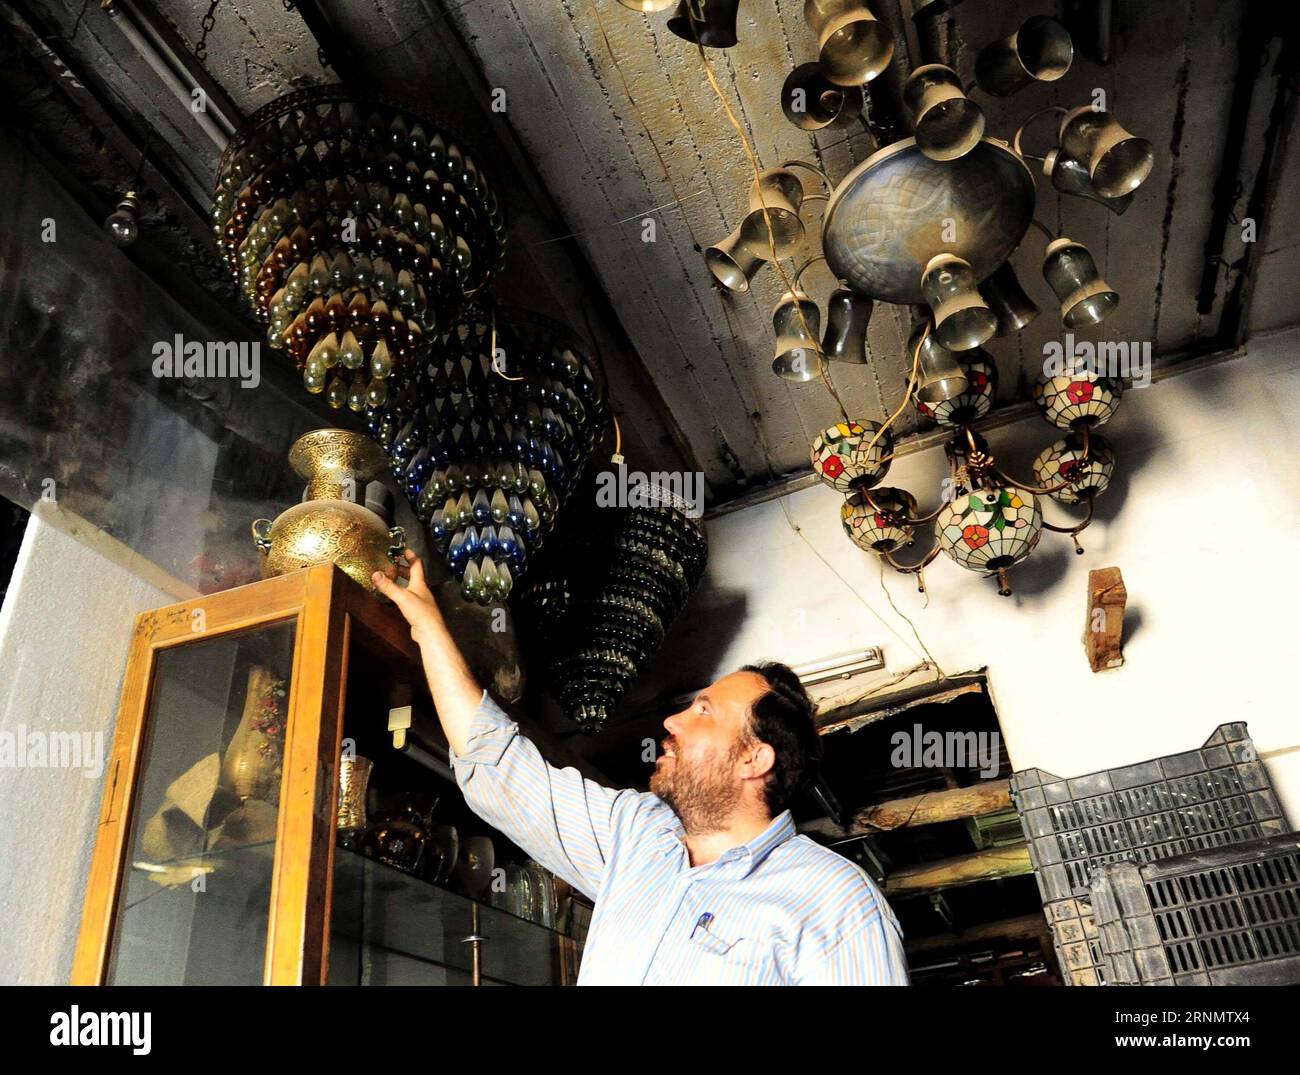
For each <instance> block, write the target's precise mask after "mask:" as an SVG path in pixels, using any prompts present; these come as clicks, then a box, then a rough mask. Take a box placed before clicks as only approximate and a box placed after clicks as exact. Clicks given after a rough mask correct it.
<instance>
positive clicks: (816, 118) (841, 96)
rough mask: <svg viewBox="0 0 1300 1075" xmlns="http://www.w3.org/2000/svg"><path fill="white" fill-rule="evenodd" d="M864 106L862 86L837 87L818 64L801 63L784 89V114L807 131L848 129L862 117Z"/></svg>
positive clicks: (782, 104)
mask: <svg viewBox="0 0 1300 1075" xmlns="http://www.w3.org/2000/svg"><path fill="white" fill-rule="evenodd" d="M862 104H863V97H862V87H861V86H837V85H836V84H835V83H834V82H832V81H831V80H830V79H828V78H827V77H826V76H825V75H824V74H822V69H821V65H820V64H817V63H801V64H800V65H799V66H798V67H796V68H795V69H794V70H793V71H791V72H790V74H789V75H787V76H786V80H785V84H784V85H783V86H782V87H781V111H782V112H784V113H785V118H786V119H788V120H789V121H790V122H791V123H793V124H794V125H795V126H796V127H798V128H799V129H800V130H803V131H820V130H822V129H823V128H825V127H845V126H848V125H849V124H850V123H852V122H853V121H854V120H855V119H857V118H858V116H859V115H861V114H862Z"/></svg>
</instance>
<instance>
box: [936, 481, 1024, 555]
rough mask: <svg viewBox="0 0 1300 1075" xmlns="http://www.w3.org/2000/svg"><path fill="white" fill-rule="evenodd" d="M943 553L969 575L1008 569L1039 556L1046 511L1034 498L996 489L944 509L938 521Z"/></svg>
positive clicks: (961, 498) (967, 496) (969, 495)
mask: <svg viewBox="0 0 1300 1075" xmlns="http://www.w3.org/2000/svg"><path fill="white" fill-rule="evenodd" d="M934 525H935V533H936V535H937V537H938V540H939V548H940V549H942V550H943V551H944V552H945V553H946V554H947V555H948V556H950V557H951V558H952V559H953V560H955V561H956V562H957V563H958V564H960V565H961V566H962V567H964V568H966V569H967V570H969V571H998V570H1005V569H1006V568H1008V567H1010V566H1011V565H1012V564H1017V563H1019V562H1020V561H1021V560H1023V559H1024V558H1025V557H1026V556H1028V555H1029V554H1030V553H1031V552H1033V551H1034V546H1036V545H1037V544H1038V539H1039V537H1041V536H1042V532H1043V512H1042V509H1041V508H1040V507H1039V504H1038V498H1037V497H1035V496H1034V494H1033V493H1028V492H1022V491H1021V490H1019V489H1016V488H1014V487H1011V486H992V487H989V488H986V489H977V490H975V491H974V492H970V493H964V494H962V495H960V496H958V497H957V498H956V499H954V500H952V501H951V502H949V503H948V504H946V505H944V508H943V510H942V511H941V512H940V513H939V518H938V519H937V520H936V521H935V524H934Z"/></svg>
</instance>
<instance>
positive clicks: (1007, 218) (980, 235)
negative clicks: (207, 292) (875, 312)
mask: <svg viewBox="0 0 1300 1075" xmlns="http://www.w3.org/2000/svg"><path fill="white" fill-rule="evenodd" d="M1033 215H1034V177H1033V174H1032V173H1031V172H1030V170H1029V167H1028V165H1026V164H1025V162H1024V161H1023V160H1021V158H1020V157H1018V156H1017V155H1016V154H1015V153H1014V152H1013V151H1012V150H1011V148H1010V146H1008V145H1007V144H1006V143H1005V142H1002V141H999V140H998V139H996V138H985V139H983V140H981V141H980V143H979V144H978V145H977V146H976V147H975V148H974V149H973V150H971V151H970V152H969V153H968V154H966V156H964V157H959V158H958V159H957V160H952V161H935V160H931V159H930V158H929V157H927V156H926V155H925V154H923V153H922V152H921V151H920V150H919V149H918V148H917V147H916V139H914V138H906V139H904V140H903V141H901V142H895V143H894V144H893V145H890V146H886V147H885V148H884V149H882V150H880V151H879V152H877V153H874V154H872V155H871V156H870V157H868V158H867V159H866V160H865V161H863V162H862V163H861V164H859V165H858V166H857V167H856V168H854V169H853V171H851V172H850V173H849V174H848V175H847V176H845V177H844V180H843V181H842V182H841V183H840V185H839V186H838V187H836V188H835V192H834V193H833V194H832V195H831V199H830V204H829V205H827V207H826V220H825V224H824V226H823V228H822V250H823V252H824V253H825V255H826V261H827V263H828V265H829V266H830V269H831V271H832V272H833V273H834V274H835V275H836V276H837V277H838V278H839V279H841V280H845V281H847V282H848V285H849V286H850V287H851V288H853V290H854V291H856V292H858V293H859V294H861V295H866V296H868V297H869V298H873V299H877V300H880V301H883V302H893V303H900V304H913V303H921V302H923V301H924V299H923V297H922V295H921V273H922V270H924V268H925V266H926V263H927V262H928V261H929V260H930V259H931V258H933V257H934V256H935V255H936V254H943V253H951V254H956V255H957V256H958V257H959V258H964V259H965V260H966V261H968V262H970V264H971V267H972V268H974V270H975V275H976V276H977V277H978V278H979V279H980V280H983V279H984V278H985V277H986V276H988V275H989V274H990V273H992V272H993V270H994V269H996V268H997V267H998V266H999V265H1001V264H1002V263H1003V262H1004V261H1005V260H1006V259H1007V257H1008V256H1009V255H1010V254H1011V252H1012V251H1013V250H1015V248H1016V247H1017V246H1018V245H1019V243H1020V240H1021V239H1022V238H1024V234H1025V232H1026V231H1027V230H1028V228H1029V223H1030V221H1031V220H1032V219H1033Z"/></svg>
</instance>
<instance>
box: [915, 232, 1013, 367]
mask: <svg viewBox="0 0 1300 1075" xmlns="http://www.w3.org/2000/svg"><path fill="white" fill-rule="evenodd" d="M921 293H922V294H923V295H924V296H925V301H926V302H927V303H929V305H930V310H931V312H932V313H933V314H934V335H935V336H937V337H938V338H939V342H940V343H941V344H943V345H944V346H945V347H947V348H948V349H949V350H950V351H969V350H970V349H971V348H972V347H978V346H980V344H982V343H984V342H985V341H987V340H988V339H989V337H991V336H992V335H993V333H995V332H996V331H997V328H998V319H997V318H996V317H995V316H994V315H993V311H992V310H990V309H989V308H988V304H987V303H986V302H985V301H984V298H983V296H982V295H980V293H979V288H978V286H977V281H976V278H975V270H974V269H972V268H971V266H970V262H968V261H964V260H962V259H961V258H959V257H957V256H956V255H955V254H938V255H936V256H935V257H933V258H931V259H930V261H929V263H928V264H927V265H926V267H925V271H924V272H923V273H922V274H921Z"/></svg>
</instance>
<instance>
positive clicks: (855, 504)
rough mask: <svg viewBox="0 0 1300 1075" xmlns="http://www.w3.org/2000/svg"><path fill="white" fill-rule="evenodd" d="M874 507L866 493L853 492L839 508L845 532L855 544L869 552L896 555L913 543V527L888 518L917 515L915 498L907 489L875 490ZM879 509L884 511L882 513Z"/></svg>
mask: <svg viewBox="0 0 1300 1075" xmlns="http://www.w3.org/2000/svg"><path fill="white" fill-rule="evenodd" d="M871 499H872V500H874V501H875V502H876V506H875V507H872V505H871V503H870V502H869V501H868V500H867V494H866V491H865V490H863V489H854V490H853V491H852V492H850V493H849V495H848V496H847V497H845V498H844V503H843V504H842V505H841V506H840V522H841V523H843V525H844V533H846V534H847V535H848V536H849V540H851V541H852V542H853V543H854V544H855V545H857V546H858V547H859V548H861V549H865V550H866V551H867V552H893V550H894V549H896V548H898V547H899V546H900V545H905V544H907V543H908V542H909V541H911V540H912V527H910V526H907V525H904V524H903V523H901V522H900V521H899V520H897V519H891V518H890V517H889V514H888V513H890V512H897V513H899V514H900V515H910V516H913V517H914V516H915V515H916V498H915V497H914V496H912V494H911V493H909V492H908V491H907V490H906V489H891V488H888V487H882V488H880V489H875V490H872V492H871ZM877 509H884V510H883V511H880V510H877Z"/></svg>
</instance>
